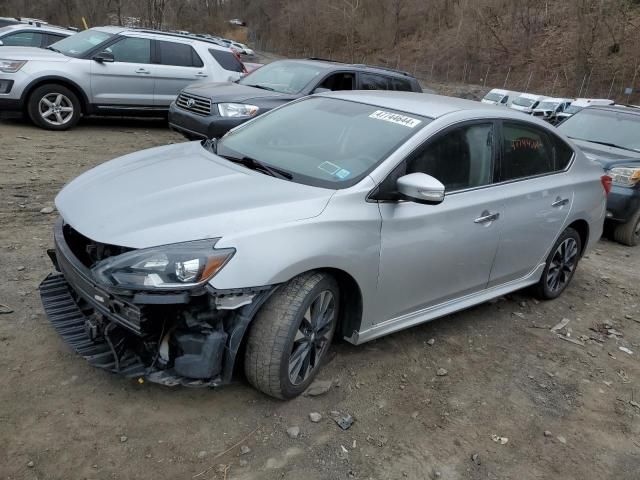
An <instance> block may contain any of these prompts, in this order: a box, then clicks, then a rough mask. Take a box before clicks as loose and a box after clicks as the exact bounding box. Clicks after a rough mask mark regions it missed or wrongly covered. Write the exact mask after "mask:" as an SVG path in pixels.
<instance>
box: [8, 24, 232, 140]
mask: <svg viewBox="0 0 640 480" xmlns="http://www.w3.org/2000/svg"><path fill="white" fill-rule="evenodd" d="M48 50H49V51H46V50H42V49H38V48H26V47H15V48H14V47H2V49H0V111H3V110H4V111H7V110H16V111H25V112H26V113H28V115H29V117H30V118H31V120H32V121H33V123H35V124H36V125H38V126H40V127H42V128H46V129H50V130H66V129H68V128H71V127H73V126H74V125H75V124H76V123H77V122H78V120H79V119H80V116H81V115H82V114H84V115H89V114H94V115H95V114H98V115H106V114H116V115H124V114H127V115H141V114H156V115H157V114H158V113H165V112H166V111H167V110H168V108H169V104H170V103H171V102H172V101H173V100H174V99H175V98H176V96H177V95H178V93H179V92H180V90H182V89H183V88H184V87H185V86H187V85H188V84H190V83H194V82H197V81H200V80H207V81H213V82H228V81H234V80H237V79H238V78H240V76H241V75H242V74H243V72H244V71H245V69H244V65H243V64H242V62H241V61H240V60H239V59H238V58H237V56H236V55H235V54H234V53H233V52H232V51H231V50H230V49H228V48H225V47H221V46H219V45H217V44H215V43H213V42H210V41H207V40H206V39H203V38H199V37H194V36H191V35H179V34H173V33H166V32H160V31H154V30H142V29H131V28H123V27H99V28H92V29H89V30H85V31H83V32H80V33H77V34H76V35H72V36H71V37H68V38H66V39H64V40H61V41H59V42H57V43H54V44H53V45H51V46H49V47H48Z"/></svg>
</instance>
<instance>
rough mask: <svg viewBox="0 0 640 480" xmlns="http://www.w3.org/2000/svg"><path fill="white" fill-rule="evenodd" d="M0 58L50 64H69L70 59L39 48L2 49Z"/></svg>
mask: <svg viewBox="0 0 640 480" xmlns="http://www.w3.org/2000/svg"><path fill="white" fill-rule="evenodd" d="M0 58H8V59H10V60H46V61H48V62H51V61H53V62H67V61H69V57H67V56H65V55H63V54H61V53H58V52H54V51H53V50H46V49H44V48H37V47H5V46H2V47H0Z"/></svg>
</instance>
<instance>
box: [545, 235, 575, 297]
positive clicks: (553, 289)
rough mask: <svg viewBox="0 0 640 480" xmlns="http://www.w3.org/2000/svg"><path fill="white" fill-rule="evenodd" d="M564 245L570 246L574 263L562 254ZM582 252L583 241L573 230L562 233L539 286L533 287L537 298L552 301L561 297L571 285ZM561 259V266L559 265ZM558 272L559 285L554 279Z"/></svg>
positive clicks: (548, 260) (554, 246) (552, 250)
mask: <svg viewBox="0 0 640 480" xmlns="http://www.w3.org/2000/svg"><path fill="white" fill-rule="evenodd" d="M563 245H565V246H567V247H569V246H570V250H571V253H572V257H571V261H572V263H571V262H569V261H568V258H569V257H568V256H565V255H563V254H562V252H561V250H560V248H561V246H563ZM581 252H582V239H581V238H580V235H579V234H578V232H576V231H575V230H574V229H573V228H567V229H566V230H565V231H564V232H562V235H560V237H558V240H556V243H555V244H554V245H553V248H552V249H551V253H549V256H548V257H547V262H546V265H545V267H544V271H543V272H542V277H541V278H540V281H539V282H538V284H537V285H535V286H534V287H533V292H534V294H535V296H536V297H538V298H540V299H541V300H552V299H554V298H557V297H559V296H560V295H561V294H562V292H564V290H565V289H566V288H567V286H568V285H569V284H570V283H571V280H572V279H573V276H574V274H575V273H576V269H577V268H578V262H579V261H580V254H581ZM559 258H560V259H561V263H560V264H558V259H559ZM565 261H566V263H565ZM569 266H570V267H571V269H570V271H569V270H568V268H569ZM556 272H557V274H558V277H559V278H560V280H558V283H557V284H556V282H555V279H554V277H555V274H556Z"/></svg>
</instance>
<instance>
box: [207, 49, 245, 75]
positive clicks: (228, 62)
mask: <svg viewBox="0 0 640 480" xmlns="http://www.w3.org/2000/svg"><path fill="white" fill-rule="evenodd" d="M209 53H210V54H211V56H212V57H213V58H214V59H215V60H216V62H218V63H219V64H220V66H221V67H222V68H224V69H225V70H229V71H230V72H238V73H242V72H244V66H243V65H242V63H241V62H240V60H238V58H237V57H236V56H235V55H234V54H233V53H232V52H231V51H226V50H215V49H213V48H211V49H209Z"/></svg>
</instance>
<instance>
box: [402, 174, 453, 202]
mask: <svg viewBox="0 0 640 480" xmlns="http://www.w3.org/2000/svg"><path fill="white" fill-rule="evenodd" d="M396 185H397V188H398V192H400V195H402V197H403V198H404V199H406V200H409V201H410V202H416V203H424V204H427V205H437V204H439V203H442V202H443V201H444V192H445V188H444V185H443V184H442V183H441V182H440V181H439V180H437V179H435V178H433V177H432V176H431V175H427V174H426V173H410V174H409V175H405V176H403V177H400V178H399V179H398V180H397V184H396Z"/></svg>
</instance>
